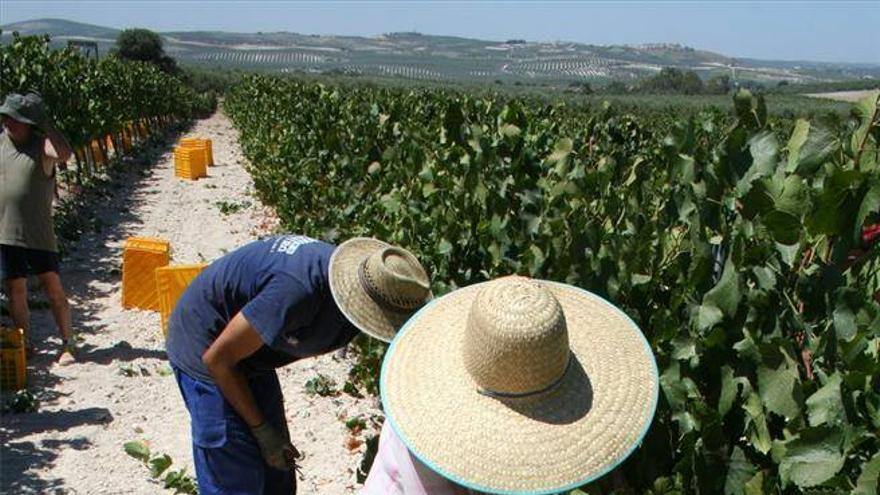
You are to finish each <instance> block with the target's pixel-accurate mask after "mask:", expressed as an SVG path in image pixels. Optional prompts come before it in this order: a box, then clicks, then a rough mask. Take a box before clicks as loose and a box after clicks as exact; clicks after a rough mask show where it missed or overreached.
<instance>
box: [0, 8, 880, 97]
mask: <svg viewBox="0 0 880 495" xmlns="http://www.w3.org/2000/svg"><path fill="white" fill-rule="evenodd" d="M0 29H2V31H3V35H2V38H0V41H2V42H7V41H8V40H9V39H10V37H11V35H12V32H13V31H17V32H19V33H20V34H23V35H33V34H48V35H49V36H51V38H52V43H53V44H56V45H59V46H66V44H67V41H68V40H71V39H82V40H90V41H95V42H96V43H97V44H98V47H99V52H100V53H101V54H105V53H107V51H108V50H109V49H110V48H112V46H113V44H114V41H115V39H116V35H117V34H118V33H119V30H117V29H113V28H107V27H102V26H94V25H89V24H82V23H77V22H72V21H66V20H61V19H36V20H33V21H24V22H17V23H12V24H7V25H4V26H0ZM160 34H161V35H162V37H163V39H164V41H165V50H166V52H168V53H169V54H170V55H172V56H174V57H175V58H177V59H178V61H179V62H181V63H184V64H198V65H206V66H217V67H226V68H233V67H234V68H241V69H252V70H266V71H273V72H282V73H284V72H299V71H301V72H310V73H328V72H329V73H333V72H336V73H347V74H364V75H377V76H392V77H401V78H410V79H430V80H485V81H494V80H501V81H504V82H529V83H545V82H546V83H560V82H563V83H564V82H575V81H589V82H606V81H610V80H620V81H631V80H635V79H639V78H642V77H645V76H649V75H651V74H655V73H656V72H658V71H660V69H662V68H663V67H678V68H681V69H685V70H694V71H696V72H697V73H698V74H700V75H701V76H702V77H705V78H708V77H711V76H713V75H717V74H730V75H732V76H734V77H735V78H737V79H739V80H751V81H759V82H764V83H773V82H777V81H788V82H793V83H809V82H823V81H837V80H845V79H859V78H873V79H880V65H871V64H846V63H839V64H834V63H823V62H806V61H798V62H786V61H762V60H754V59H740V58H733V57H729V56H725V55H721V54H718V53H713V52H709V51H705V50H699V49H695V48H690V47H686V46H681V45H677V44H646V45H638V46H621V45H611V46H600V45H587V44H580V43H569V42H553V43H549V42H530V41H527V40H507V41H503V42H501V41H487V40H477V39H470V38H459V37H453V36H435V35H425V34H419V33H390V34H385V35H381V36H375V37H359V36H318V35H305V34H298V33H289V32H276V33H227V32H220V31H187V32H166V33H160Z"/></svg>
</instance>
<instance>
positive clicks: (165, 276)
mask: <svg viewBox="0 0 880 495" xmlns="http://www.w3.org/2000/svg"><path fill="white" fill-rule="evenodd" d="M206 266H208V264H207V263H197V264H193V265H169V266H163V267H160V268H156V290H157V293H158V296H159V315H160V316H161V317H162V333H164V334H165V335H168V317H169V316H171V312H172V311H174V305H175V304H177V300H178V299H180V296H181V295H183V291H184V290H186V287H187V286H188V285H189V283H190V282H192V281H193V280H194V279H195V278H196V277H197V276H198V274H199V273H201V271H202V270H204V269H205V267H206Z"/></svg>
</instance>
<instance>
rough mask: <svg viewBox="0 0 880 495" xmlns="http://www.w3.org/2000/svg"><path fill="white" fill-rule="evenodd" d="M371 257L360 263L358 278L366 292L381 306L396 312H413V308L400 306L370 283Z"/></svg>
mask: <svg viewBox="0 0 880 495" xmlns="http://www.w3.org/2000/svg"><path fill="white" fill-rule="evenodd" d="M368 260H369V258H366V259H364V261H362V262H361V264H360V265H358V280H359V281H360V283H361V288H363V289H364V292H366V293H367V295H368V296H370V299H372V300H373V302H375V303H376V304H378V305H379V307H380V308H382V309H385V310H388V311H393V312H395V313H411V312H412V308H405V307H403V306H398V305H397V304H394V303H393V302H391V301H389V300H388V299H387V298H386V297H385V296H384V295H383V294H382V293H381V292H379V290H378V289H376V287H375V286H374V285H373V284H372V283H370V277H368V276H367V261H368Z"/></svg>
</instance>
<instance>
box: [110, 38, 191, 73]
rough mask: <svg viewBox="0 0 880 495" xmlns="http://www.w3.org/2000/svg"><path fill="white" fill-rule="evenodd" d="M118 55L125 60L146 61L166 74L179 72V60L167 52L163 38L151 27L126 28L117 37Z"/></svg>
mask: <svg viewBox="0 0 880 495" xmlns="http://www.w3.org/2000/svg"><path fill="white" fill-rule="evenodd" d="M116 55H117V56H119V57H120V58H122V59H125V60H132V61H136V62H146V63H149V64H153V65H155V66H156V67H158V68H159V69H160V70H161V71H162V72H165V73H166V74H175V73H177V72H178V68H177V62H175V61H174V59H173V58H171V57H169V56H168V55H166V54H165V49H164V48H163V47H162V38H161V37H160V36H159V35H158V34H156V33H154V32H153V31H150V30H149V29H142V28H132V29H124V30H122V31H120V32H119V35H118V36H117V37H116Z"/></svg>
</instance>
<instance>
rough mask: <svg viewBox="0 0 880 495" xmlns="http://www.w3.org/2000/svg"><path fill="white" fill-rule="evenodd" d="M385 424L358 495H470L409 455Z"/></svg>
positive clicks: (386, 423)
mask: <svg viewBox="0 0 880 495" xmlns="http://www.w3.org/2000/svg"><path fill="white" fill-rule="evenodd" d="M388 423H389V422H388V421H386V422H385V424H384V425H383V426H382V433H381V435H380V436H379V451H378V452H377V453H376V459H375V460H374V461H373V467H372V468H370V474H369V475H368V476H367V481H366V482H365V483H364V487H363V489H362V490H361V491H360V492H359V495H464V494H468V493H473V492H471V491H469V490H467V489H465V488H461V487H459V486H457V485H455V484H454V483H452V482H451V481H449V480H447V479H446V478H444V477H442V476H440V475H438V474H437V473H435V472H434V471H432V470H431V469H430V468H428V467H427V466H425V465H424V464H422V463H421V462H420V461H419V460H418V459H416V457H415V456H413V455H412V454H410V452H409V450H408V449H407V448H406V445H404V444H403V442H402V441H401V440H400V437H398V436H397V434H396V433H394V429H392V428H391V425H390V424H388Z"/></svg>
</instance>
